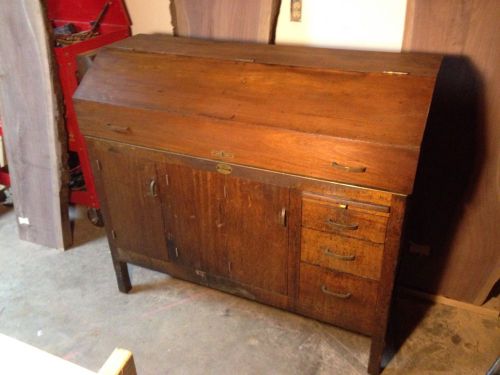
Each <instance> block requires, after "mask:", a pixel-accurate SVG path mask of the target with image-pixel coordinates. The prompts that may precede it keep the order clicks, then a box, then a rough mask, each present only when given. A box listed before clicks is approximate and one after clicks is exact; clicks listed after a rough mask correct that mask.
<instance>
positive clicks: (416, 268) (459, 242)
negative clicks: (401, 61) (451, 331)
mask: <svg viewBox="0 0 500 375" xmlns="http://www.w3.org/2000/svg"><path fill="white" fill-rule="evenodd" d="M499 20H500V2H499V1H497V0H453V1H450V0H437V1H436V0H410V1H408V13H407V24H406V31H405V38H404V49H405V50H407V51H418V52H434V53H447V54H449V56H447V57H446V58H445V59H444V61H443V67H442V71H441V74H440V75H439V76H438V80H437V85H436V93H435V98H434V105H433V107H432V108H431V111H430V116H429V124H428V127H427V137H426V138H424V143H423V151H422V159H421V162H422V164H421V166H422V169H421V171H420V172H419V174H417V181H416V186H415V197H414V198H415V199H414V201H415V202H414V215H413V216H414V218H415V220H414V222H413V224H412V225H411V228H410V236H411V239H412V240H413V241H414V242H417V243H419V244H422V245H429V246H430V256H428V257H426V256H422V255H412V254H408V253H407V254H405V256H404V258H403V269H402V272H401V274H402V279H403V280H402V281H403V283H404V284H405V285H409V286H412V287H414V288H417V289H420V290H423V291H425V292H428V293H431V294H439V295H443V296H445V297H450V298H453V299H457V300H460V301H464V302H469V303H475V304H482V303H483V302H484V301H485V299H486V297H487V296H488V293H489V292H490V290H491V289H492V287H493V285H494V284H495V283H496V282H497V281H498V279H499V277H500V257H499V253H500V251H499V250H500V247H499V246H500V245H499V244H500V230H499V229H498V226H499V223H500V199H499V195H498V163H499V160H500V127H499V126H498V124H499V123H500V70H499V61H500V54H499V51H500V26H499V25H500V24H499Z"/></svg>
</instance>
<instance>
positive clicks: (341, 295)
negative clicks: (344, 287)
mask: <svg viewBox="0 0 500 375" xmlns="http://www.w3.org/2000/svg"><path fill="white" fill-rule="evenodd" d="M321 291H322V292H323V293H325V294H328V295H329V296H332V297H335V298H340V299H348V298H349V297H351V296H352V294H351V293H349V292H347V293H336V292H332V291H331V290H328V288H327V287H326V286H325V285H321Z"/></svg>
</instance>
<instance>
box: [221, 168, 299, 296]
mask: <svg viewBox="0 0 500 375" xmlns="http://www.w3.org/2000/svg"><path fill="white" fill-rule="evenodd" d="M225 194H226V197H225V199H224V205H223V210H224V217H223V222H222V223H221V224H222V225H223V227H224V230H223V234H224V239H225V243H226V251H227V258H228V262H229V263H228V267H229V277H230V278H231V279H232V280H235V281H237V282H240V283H243V284H250V285H254V286H256V287H259V288H261V289H265V290H269V291H272V292H275V293H280V294H287V293H288V272H287V269H288V268H287V266H288V228H287V224H288V223H287V215H289V214H290V212H289V206H288V205H289V203H288V202H289V191H288V189H286V188H282V187H278V186H273V185H264V184H261V183H258V182H255V181H250V180H246V179H241V178H235V177H232V176H226V177H225Z"/></svg>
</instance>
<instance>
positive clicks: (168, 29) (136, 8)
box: [125, 0, 172, 34]
mask: <svg viewBox="0 0 500 375" xmlns="http://www.w3.org/2000/svg"><path fill="white" fill-rule="evenodd" d="M125 4H126V5H127V9H128V13H129V15H130V18H131V20H132V33H133V34H153V33H162V34H172V18H171V17H170V0H125Z"/></svg>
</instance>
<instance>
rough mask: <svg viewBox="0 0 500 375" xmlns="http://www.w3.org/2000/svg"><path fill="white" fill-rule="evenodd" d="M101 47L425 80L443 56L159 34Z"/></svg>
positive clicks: (437, 67)
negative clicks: (214, 39) (401, 76)
mask: <svg viewBox="0 0 500 375" xmlns="http://www.w3.org/2000/svg"><path fill="white" fill-rule="evenodd" d="M104 48H107V49H117V50H122V51H129V52H135V53H153V54H165V55H178V56H188V57H197V58H207V59H219V60H230V61H239V62H246V63H257V64H270V65H286V66H296V67H305V68H312V69H326V70H332V71H337V70H341V71H353V72H364V73H382V74H400V75H412V76H421V77H429V78H435V77H436V76H437V73H438V71H439V68H440V65H441V60H442V57H443V56H442V55H439V54H433V53H421V52H379V51H361V50H346V49H331V48H319V47H306V46H297V45H269V44H258V43H249V42H231V41H213V40H203V39H193V38H185V37H177V36H171V35H162V34H138V35H135V36H133V37H130V38H127V39H123V40H121V41H118V42H116V43H113V44H111V45H108V46H106V47H104Z"/></svg>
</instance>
